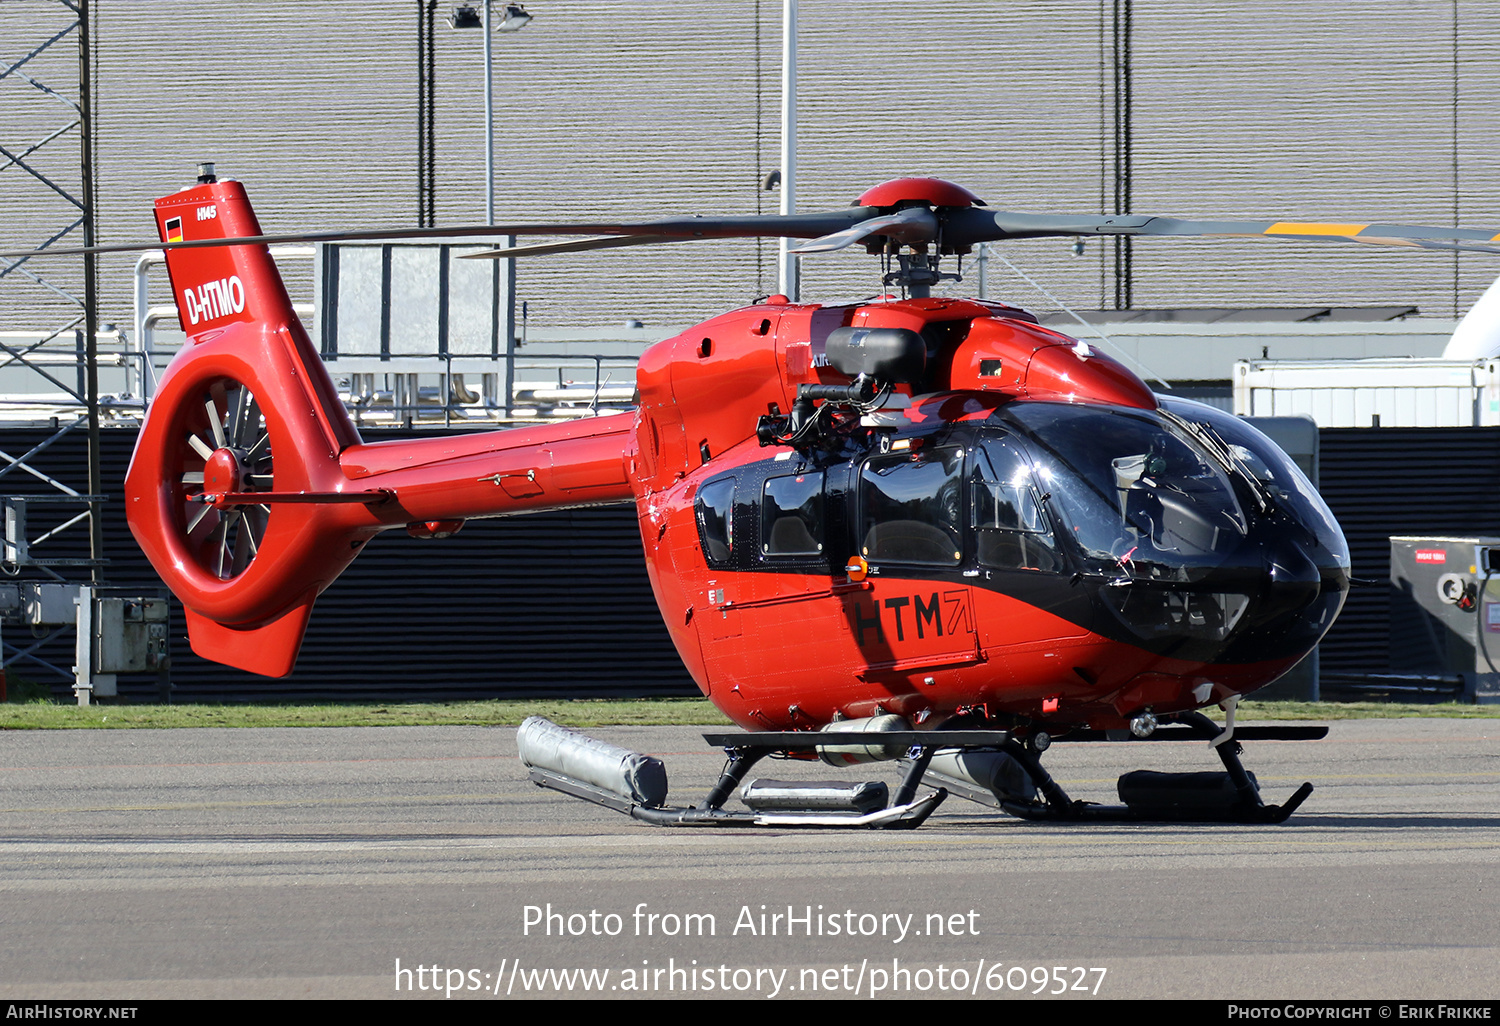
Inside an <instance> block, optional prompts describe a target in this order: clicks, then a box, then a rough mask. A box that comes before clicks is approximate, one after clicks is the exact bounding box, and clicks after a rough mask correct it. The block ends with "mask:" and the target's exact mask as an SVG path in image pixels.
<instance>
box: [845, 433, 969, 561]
mask: <svg viewBox="0 0 1500 1026" xmlns="http://www.w3.org/2000/svg"><path fill="white" fill-rule="evenodd" d="M963 455H964V451H963V449H962V448H959V447H947V448H940V449H931V450H928V449H925V448H923V449H917V450H916V451H909V452H900V453H891V454H889V455H884V456H876V457H873V458H872V459H870V460H869V461H868V462H867V463H866V464H865V466H864V469H863V471H862V472H861V474H860V486H859V494H860V539H861V541H860V550H859V551H860V555H862V556H864V557H865V559H867V560H869V561H870V562H871V563H885V562H891V563H921V564H927V565H931V566H953V565H954V564H955V563H958V562H959V561H960V560H961V559H963V523H962V516H963V515H962V512H961V511H962V508H963V500H962V494H963Z"/></svg>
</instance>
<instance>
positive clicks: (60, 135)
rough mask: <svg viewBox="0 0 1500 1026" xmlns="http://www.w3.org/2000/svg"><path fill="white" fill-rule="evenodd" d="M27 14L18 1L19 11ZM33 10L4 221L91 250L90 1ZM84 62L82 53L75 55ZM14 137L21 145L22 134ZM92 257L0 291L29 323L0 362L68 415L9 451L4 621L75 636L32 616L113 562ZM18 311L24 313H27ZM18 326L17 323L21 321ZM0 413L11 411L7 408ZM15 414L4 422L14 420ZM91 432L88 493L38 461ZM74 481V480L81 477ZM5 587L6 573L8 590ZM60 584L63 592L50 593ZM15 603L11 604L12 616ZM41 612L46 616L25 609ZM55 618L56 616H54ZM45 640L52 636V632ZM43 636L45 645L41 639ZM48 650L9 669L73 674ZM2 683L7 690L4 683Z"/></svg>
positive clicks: (11, 65) (16, 82) (33, 272)
mask: <svg viewBox="0 0 1500 1026" xmlns="http://www.w3.org/2000/svg"><path fill="white" fill-rule="evenodd" d="M18 6H19V5H18ZM25 6H26V8H27V10H26V11H25V13H24V14H23V15H22V16H20V17H14V16H13V17H11V18H9V19H7V20H8V23H9V25H10V27H11V29H13V30H14V31H7V32H6V33H5V39H6V42H7V44H8V46H7V49H9V48H10V47H14V49H11V50H10V52H9V53H3V52H0V113H3V117H0V126H3V127H0V188H3V189H4V191H5V192H6V194H7V195H8V196H9V197H11V198H12V202H11V204H10V206H11V210H12V211H13V212H14V211H18V210H19V211H24V214H23V215H22V216H18V217H15V218H14V219H12V220H11V221H10V223H9V224H8V226H7V227H8V228H9V229H11V230H12V231H14V232H15V233H16V234H15V235H14V236H11V237H8V238H7V239H6V240H5V241H6V243H7V245H8V246H9V247H11V248H17V249H20V248H25V247H26V246H28V245H30V246H32V247H33V248H34V249H35V250H36V251H38V252H41V251H44V250H47V249H50V248H54V247H63V246H78V245H83V246H91V245H93V244H94V241H95V223H94V210H95V197H94V133H93V112H92V105H93V64H94V46H93V40H92V37H91V31H90V22H89V0H28V2H27V3H26V4H25ZM75 58H76V59H75ZM18 137H19V138H18ZM95 261H96V258H95V257H94V256H93V255H92V254H90V255H87V256H84V257H82V258H79V259H73V260H62V259H52V260H37V259H33V258H32V257H29V256H28V257H21V258H17V259H10V260H4V261H0V287H3V288H4V290H5V293H6V294H7V296H6V298H7V299H8V300H9V301H8V302H7V303H6V304H5V305H6V308H7V313H8V315H9V316H12V317H24V318H27V319H31V320H32V321H33V322H34V323H33V325H32V326H28V327H27V329H26V330H24V331H7V332H5V333H4V334H0V368H11V369H12V371H15V370H17V369H20V368H24V373H25V375H26V376H27V378H28V380H32V381H34V382H35V383H36V386H35V387H36V388H37V389H38V390H39V391H40V392H41V393H42V394H44V395H47V396H48V397H50V398H55V399H57V400H59V402H58V405H60V406H61V407H62V408H63V409H66V410H67V411H68V415H67V416H64V417H52V418H50V419H49V422H48V423H49V430H50V433H49V434H48V435H47V436H46V437H45V438H43V439H42V440H41V441H39V442H37V443H35V444H34V445H32V446H31V447H30V448H29V449H28V450H27V451H25V452H20V453H11V452H6V451H3V450H0V504H3V506H4V520H5V548H4V556H3V560H0V570H3V571H4V573H5V574H6V575H7V576H8V577H10V578H13V579H17V580H16V583H15V584H12V585H10V586H9V587H6V588H4V591H5V594H0V614H4V615H5V618H6V619H9V620H10V621H11V622H13V623H14V622H17V620H18V619H19V620H21V621H22V622H30V623H31V626H32V628H33V631H32V632H33V634H35V633H36V631H37V628H39V627H44V626H45V627H46V628H47V630H48V631H50V634H48V635H47V637H50V636H51V635H52V634H56V633H59V632H60V631H62V630H66V627H64V626H61V625H57V624H55V622H54V623H44V622H43V621H38V620H36V619H35V618H34V617H32V618H31V619H29V620H28V612H27V606H28V602H30V603H31V605H32V606H38V603H36V602H35V601H33V600H34V597H35V596H36V595H37V594H39V593H38V592H37V591H36V589H37V587H38V586H39V585H42V583H43V582H48V581H51V582H65V581H66V580H67V577H65V576H64V575H65V574H75V575H81V574H83V573H84V572H85V571H87V572H88V573H89V575H90V577H91V581H90V584H92V585H97V584H99V583H100V580H101V574H102V569H103V566H104V562H105V560H104V555H103V524H102V509H101V505H102V503H103V502H104V500H105V496H104V495H102V494H101V491H102V486H101V470H100V452H99V384H98V377H97V355H98V353H97V337H98V295H97V288H96V278H97V269H96V266H95ZM17 311H20V312H19V313H18V312H17ZM16 326H17V325H14V324H12V325H8V327H16ZM0 412H4V411H0ZM14 412H16V411H11V413H12V415H11V416H9V417H8V418H7V419H10V420H15V417H14V415H13V414H14ZM80 430H83V431H86V432H87V434H88V442H89V444H88V467H87V477H86V480H87V485H86V488H85V489H84V490H83V491H80V490H78V489H77V488H74V487H72V486H70V485H69V484H67V483H66V482H65V481H62V480H59V479H58V476H57V475H56V472H55V470H54V471H53V472H51V473H49V472H48V471H47V470H46V469H44V468H43V467H42V466H41V465H40V462H39V457H41V455H42V454H43V453H44V452H45V451H46V450H48V449H49V448H51V447H52V446H53V445H54V444H56V443H57V442H58V441H59V440H61V439H62V438H64V437H65V436H67V435H69V434H71V433H73V432H76V431H80ZM75 481H76V479H75ZM80 529H87V531H88V532H89V546H88V557H87V558H82V557H80V556H77V555H74V556H73V557H72V558H61V557H57V558H54V557H52V556H51V555H50V550H49V548H48V547H47V545H46V543H47V542H48V541H50V540H51V539H53V538H55V537H56V536H57V535H58V534H60V533H61V532H65V531H68V532H70V536H72V535H75V534H76V532H77V531H78V530H80ZM3 581H4V579H3V578H0V583H3ZM46 586H48V587H52V586H55V585H46ZM7 607H9V608H7ZM30 612H31V613H32V614H35V616H41V615H42V614H41V613H40V612H38V610H37V608H32V609H31V610H30ZM52 619H53V621H55V620H56V616H55V615H53V616H52ZM44 633H45V632H44ZM45 640H46V638H43V641H45ZM41 643H42V642H33V641H31V640H30V639H28V641H27V643H26V644H25V647H24V648H22V647H18V646H15V645H11V644H4V645H3V649H0V667H3V666H4V665H6V664H8V663H14V662H16V661H21V662H22V663H23V664H25V665H26V666H27V668H28V669H30V670H36V669H41V670H43V671H47V672H51V673H61V674H63V675H64V676H67V677H72V676H73V674H72V673H66V672H64V670H63V669H62V668H61V667H57V666H54V665H52V664H51V663H48V662H45V661H43V660H41V659H39V658H37V657H36V656H35V655H34V651H35V650H36V649H37V648H38V647H39V645H40V644H41ZM3 680H4V677H3V675H0V687H3Z"/></svg>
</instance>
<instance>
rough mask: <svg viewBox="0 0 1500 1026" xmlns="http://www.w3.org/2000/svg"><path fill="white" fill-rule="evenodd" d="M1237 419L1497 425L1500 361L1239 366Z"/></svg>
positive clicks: (1305, 362) (1372, 424) (1249, 363)
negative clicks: (1279, 418)
mask: <svg viewBox="0 0 1500 1026" xmlns="http://www.w3.org/2000/svg"><path fill="white" fill-rule="evenodd" d="M1234 412H1235V413H1237V414H1241V415H1244V416H1251V417H1295V416H1305V417H1311V418H1312V419H1313V420H1315V421H1317V423H1318V426H1319V427H1482V426H1489V425H1497V424H1500V360H1497V359H1488V360H1441V359H1422V358H1404V359H1373V360H1240V361H1237V362H1236V363H1235V365H1234Z"/></svg>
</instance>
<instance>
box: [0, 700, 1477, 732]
mask: <svg viewBox="0 0 1500 1026" xmlns="http://www.w3.org/2000/svg"><path fill="white" fill-rule="evenodd" d="M1209 714H1210V715H1212V716H1214V717H1215V718H1217V719H1220V720H1222V719H1223V718H1224V714H1223V713H1222V712H1221V711H1220V710H1219V709H1217V708H1213V709H1210V710H1209ZM528 716H545V717H547V718H548V719H550V720H552V721H554V722H556V723H561V724H563V725H565V726H569V727H600V726H620V725H631V726H653V727H657V726H673V725H683V724H707V725H727V724H728V723H729V720H728V719H726V718H725V716H724V714H723V713H721V712H719V711H718V710H717V709H715V708H714V707H713V705H712V704H710V703H709V702H708V700H707V699H702V698H653V699H635V700H619V699H595V698H576V699H562V698H537V699H493V700H487V701H473V702H317V703H313V702H307V703H276V704H252V703H184V704H180V705H126V704H99V705H90V706H84V707H79V706H76V705H69V704H64V703H59V702H52V701H45V700H32V701H24V702H7V703H4V704H0V730H77V729H106V730H115V729H129V728H133V727H146V728H153V729H164V728H166V729H170V728H179V727H428V726H454V725H471V726H487V727H500V726H515V725H517V724H519V723H520V722H521V721H522V720H523V719H525V718H526V717H528ZM1407 717H1423V718H1434V717H1437V718H1450V719H1500V705H1459V704H1457V703H1452V702H1450V703H1444V704H1439V705H1405V704H1396V703H1386V702H1245V703H1243V704H1241V705H1240V711H1239V714H1238V716H1237V719H1238V720H1239V721H1241V722H1244V721H1249V720H1319V721H1330V720H1349V719H1398V718H1407Z"/></svg>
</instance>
